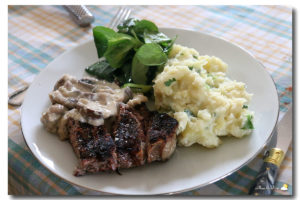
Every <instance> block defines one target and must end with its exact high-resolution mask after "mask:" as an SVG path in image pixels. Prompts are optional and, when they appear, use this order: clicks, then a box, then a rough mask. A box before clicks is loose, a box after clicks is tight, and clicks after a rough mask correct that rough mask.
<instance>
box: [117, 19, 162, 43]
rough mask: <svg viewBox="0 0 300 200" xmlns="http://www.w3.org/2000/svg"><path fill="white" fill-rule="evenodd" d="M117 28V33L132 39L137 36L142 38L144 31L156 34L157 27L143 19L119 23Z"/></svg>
mask: <svg viewBox="0 0 300 200" xmlns="http://www.w3.org/2000/svg"><path fill="white" fill-rule="evenodd" d="M117 28H118V32H119V33H125V34H129V35H131V36H133V37H135V35H137V36H139V37H140V38H143V34H144V32H145V31H148V32H154V33H157V32H158V28H157V26H156V25H155V24H154V23H153V22H151V21H148V20H145V19H143V20H138V19H134V18H130V19H127V20H125V21H124V22H123V23H121V24H120V25H119V26H118V27H117Z"/></svg>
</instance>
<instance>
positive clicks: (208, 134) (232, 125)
mask: <svg viewBox="0 0 300 200" xmlns="http://www.w3.org/2000/svg"><path fill="white" fill-rule="evenodd" d="M241 67H242V66H241ZM227 68H228V65H227V64H226V63H225V62H223V61H222V60H221V59H220V58H217V57H215V56H207V55H199V53H198V52H197V51H196V50H195V49H192V48H188V47H184V46H181V45H176V44H175V45H174V46H173V48H172V50H171V52H170V54H169V59H168V62H167V63H166V66H165V67H164V70H163V71H162V72H161V73H160V74H158V75H157V76H156V78H155V80H154V86H153V88H154V96H155V106H156V108H157V109H159V110H163V111H166V112H169V114H170V115H172V116H173V117H174V118H175V119H176V120H177V121H178V122H179V128H178V133H177V134H178V142H179V145H182V146H191V145H192V144H194V143H198V144H201V145H202V146H205V147H208V148H213V147H217V146H219V145H220V144H221V139H220V138H221V137H220V136H227V135H232V136H234V137H237V138H241V137H243V136H245V135H248V134H250V133H251V132H252V130H251V129H249V128H248V129H247V128H243V127H244V126H245V124H246V123H247V120H248V118H249V117H248V116H253V115H254V113H253V112H252V111H250V110H248V105H249V102H250V99H251V97H252V94H249V93H247V91H246V89H245V88H246V86H245V84H244V83H242V82H238V81H235V80H231V79H229V78H228V77H227V76H226V71H227ZM251 119H252V118H251ZM248 121H249V120H248Z"/></svg>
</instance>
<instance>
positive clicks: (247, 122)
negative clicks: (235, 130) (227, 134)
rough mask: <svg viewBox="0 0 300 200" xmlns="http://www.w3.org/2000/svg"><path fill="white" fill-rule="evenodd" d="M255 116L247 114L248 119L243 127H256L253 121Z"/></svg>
mask: <svg viewBox="0 0 300 200" xmlns="http://www.w3.org/2000/svg"><path fill="white" fill-rule="evenodd" d="M252 119H253V116H252V115H247V121H246V123H245V125H244V126H243V128H242V129H244V130H245V129H254V126H253V123H252Z"/></svg>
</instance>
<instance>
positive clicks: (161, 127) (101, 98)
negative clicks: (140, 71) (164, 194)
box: [41, 75, 178, 176]
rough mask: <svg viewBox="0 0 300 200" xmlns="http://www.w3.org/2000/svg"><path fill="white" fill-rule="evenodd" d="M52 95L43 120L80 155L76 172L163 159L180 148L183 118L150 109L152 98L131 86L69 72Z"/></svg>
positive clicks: (108, 169) (91, 171)
mask: <svg viewBox="0 0 300 200" xmlns="http://www.w3.org/2000/svg"><path fill="white" fill-rule="evenodd" d="M49 97H50V100H51V102H52V104H53V105H51V106H50V107H49V109H48V110H47V111H46V112H44V113H43V116H42V118H41V121H42V123H43V124H44V126H45V128H46V129H47V130H48V131H49V132H52V133H55V134H58V135H59V138H60V139H61V140H66V139H69V141H70V143H71V146H72V148H73V150H74V152H75V154H76V156H77V157H78V159H79V164H78V166H77V168H76V169H75V171H74V175H75V176H81V175H84V174H87V173H96V172H101V171H116V170H117V169H119V168H131V167H137V166H141V165H144V164H145V163H146V162H148V163H151V162H154V161H164V160H166V159H168V158H169V157H170V156H171V155H172V154H173V152H174V150H175V147H176V129H177V126H178V122H177V121H176V120H175V119H174V118H172V117H170V116H169V115H167V114H165V113H157V112H151V111H149V110H148V108H147V107H146V105H145V102H147V101H148V99H147V97H145V96H144V95H142V94H133V93H132V92H131V90H130V89H129V88H120V87H119V86H117V85H116V84H115V83H109V82H106V81H103V80H97V79H94V78H82V79H79V80H77V79H76V78H74V77H72V76H69V75H64V76H63V77H62V78H61V79H60V80H59V81H58V82H57V83H56V85H55V86H54V90H53V91H52V92H51V93H50V94H49ZM126 102H127V104H124V103H126Z"/></svg>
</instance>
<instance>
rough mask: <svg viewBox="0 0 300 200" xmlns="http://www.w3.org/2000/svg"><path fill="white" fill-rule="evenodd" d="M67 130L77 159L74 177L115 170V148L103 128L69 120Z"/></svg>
mask: <svg viewBox="0 0 300 200" xmlns="http://www.w3.org/2000/svg"><path fill="white" fill-rule="evenodd" d="M67 129H68V130H69V135H70V143H71V145H72V147H73V150H74V152H75V154H76V155H77V157H78V158H79V166H78V167H77V168H76V170H75V171H74V175H75V176H81V175H84V174H86V173H95V172H99V171H114V170H116V168H117V155H116V147H115V144H114V141H113V139H112V137H111V135H110V134H108V133H107V132H106V130H105V129H104V126H92V125H90V124H88V123H82V122H80V121H75V120H74V119H72V118H71V119H69V120H68V124H67Z"/></svg>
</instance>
